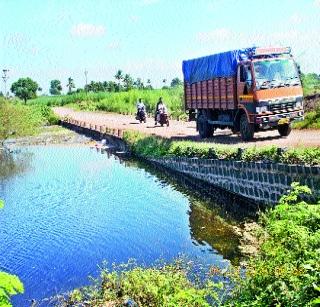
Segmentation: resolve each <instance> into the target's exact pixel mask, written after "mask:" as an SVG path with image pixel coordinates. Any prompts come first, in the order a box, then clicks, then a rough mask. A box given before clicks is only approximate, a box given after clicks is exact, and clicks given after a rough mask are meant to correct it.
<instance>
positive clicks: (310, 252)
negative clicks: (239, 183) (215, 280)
mask: <svg viewBox="0 0 320 307" xmlns="http://www.w3.org/2000/svg"><path fill="white" fill-rule="evenodd" d="M304 193H307V194H310V189H309V188H307V187H305V186H299V185H298V184H297V183H293V184H292V190H291V192H290V193H289V194H288V195H286V196H283V197H282V198H281V200H280V202H279V205H277V206H276V207H275V208H274V209H271V210H269V211H267V212H266V213H265V214H264V215H262V217H261V218H260V223H261V224H262V225H263V227H264V230H265V232H264V233H263V234H262V235H261V239H262V244H261V248H260V251H259V254H258V255H257V257H255V258H252V259H251V261H250V263H249V265H248V267H247V271H246V278H245V279H243V280H241V281H240V283H239V284H238V286H237V287H236V289H235V292H234V296H233V297H232V301H230V305H231V306H315V305H316V302H317V301H319V299H320V291H319V290H320V287H319V286H320V262H319V257H320V206H319V204H307V203H305V202H304V201H301V200H300V196H301V195H302V194H304Z"/></svg>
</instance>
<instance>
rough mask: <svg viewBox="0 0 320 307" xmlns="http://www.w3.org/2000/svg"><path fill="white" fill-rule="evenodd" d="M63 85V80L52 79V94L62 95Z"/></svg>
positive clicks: (50, 90)
mask: <svg viewBox="0 0 320 307" xmlns="http://www.w3.org/2000/svg"><path fill="white" fill-rule="evenodd" d="M61 91H62V86H61V81H59V80H51V82H50V89H49V92H50V94H51V95H61Z"/></svg>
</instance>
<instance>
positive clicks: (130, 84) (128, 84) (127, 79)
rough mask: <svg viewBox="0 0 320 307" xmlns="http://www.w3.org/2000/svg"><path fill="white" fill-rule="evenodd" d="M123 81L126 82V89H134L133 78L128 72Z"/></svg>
mask: <svg viewBox="0 0 320 307" xmlns="http://www.w3.org/2000/svg"><path fill="white" fill-rule="evenodd" d="M123 82H124V87H125V89H126V91H129V90H131V89H132V87H133V79H132V78H131V76H130V75H129V74H126V75H125V76H124V78H123Z"/></svg>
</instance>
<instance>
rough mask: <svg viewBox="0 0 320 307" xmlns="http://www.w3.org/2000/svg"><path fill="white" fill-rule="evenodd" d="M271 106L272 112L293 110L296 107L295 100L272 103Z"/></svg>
mask: <svg viewBox="0 0 320 307" xmlns="http://www.w3.org/2000/svg"><path fill="white" fill-rule="evenodd" d="M269 108H270V111H271V112H275V113H280V112H286V111H291V110H293V109H294V108H295V102H287V103H277V104H271V105H270V106H269Z"/></svg>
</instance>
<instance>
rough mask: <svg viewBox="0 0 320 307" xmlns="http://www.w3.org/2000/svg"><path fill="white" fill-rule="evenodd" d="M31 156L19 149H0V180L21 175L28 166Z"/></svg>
mask: <svg viewBox="0 0 320 307" xmlns="http://www.w3.org/2000/svg"><path fill="white" fill-rule="evenodd" d="M31 157H32V154H31V153H30V152H22V150H21V149H15V150H14V151H10V150H8V149H6V148H0V180H4V179H8V178H10V177H12V176H15V175H18V174H21V173H23V172H24V171H26V170H27V169H28V167H29V166H30V160H31Z"/></svg>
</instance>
